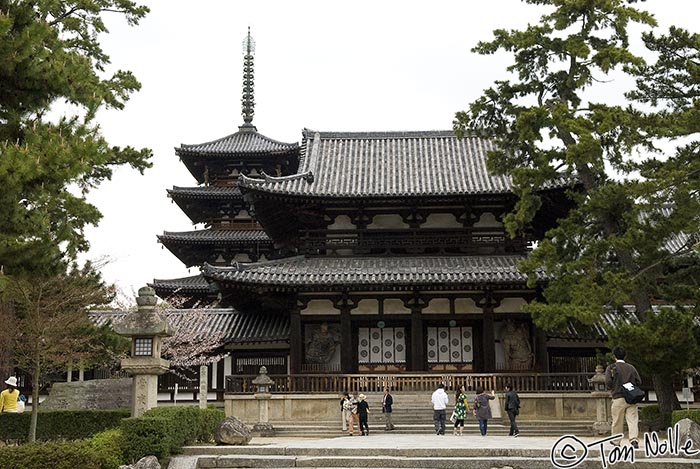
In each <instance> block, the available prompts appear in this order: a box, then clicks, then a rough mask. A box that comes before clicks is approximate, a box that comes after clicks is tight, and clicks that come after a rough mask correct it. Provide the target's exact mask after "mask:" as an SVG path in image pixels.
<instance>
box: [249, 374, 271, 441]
mask: <svg viewBox="0 0 700 469" xmlns="http://www.w3.org/2000/svg"><path fill="white" fill-rule="evenodd" d="M258 373H259V374H258V376H257V377H256V378H255V379H254V380H253V384H254V385H255V388H256V391H255V394H253V397H254V398H255V400H257V401H258V423H256V424H255V425H253V431H254V432H257V433H259V434H260V436H274V434H275V429H274V428H273V426H272V424H271V423H270V398H272V394H270V390H271V388H272V385H273V384H274V383H275V382H274V381H273V380H272V379H271V378H270V377H269V376H267V367H264V366H261V367H260V371H259V372H258Z"/></svg>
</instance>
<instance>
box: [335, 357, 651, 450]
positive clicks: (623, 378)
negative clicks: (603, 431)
mask: <svg viewBox="0 0 700 469" xmlns="http://www.w3.org/2000/svg"><path fill="white" fill-rule="evenodd" d="M613 355H614V357H615V360H616V361H615V363H614V364H612V365H610V366H608V368H607V369H606V371H605V378H606V380H605V381H606V384H607V387H608V389H610V390H611V391H612V398H613V399H612V408H611V413H612V434H613V435H618V434H622V431H623V422H624V421H625V420H626V421H627V426H628V428H629V441H630V445H631V446H632V447H634V448H638V447H639V443H638V437H639V428H638V413H637V404H636V403H630V402H629V401H628V399H627V398H626V396H625V388H628V389H629V388H630V387H639V386H640V385H641V378H640V377H639V373H638V372H637V370H636V369H635V367H634V366H632V365H630V364H628V363H626V362H625V360H624V359H625V356H626V353H625V350H624V349H623V348H622V347H615V348H614V349H613ZM495 397H496V393H495V392H494V391H491V392H490V393H487V392H485V391H484V389H483V388H477V389H476V396H475V397H474V400H473V403H472V407H470V406H469V399H468V397H467V391H466V388H465V386H464V385H462V386H460V387H459V389H458V390H457V391H456V392H455V404H454V410H453V412H452V415H451V417H450V421H451V422H453V424H454V426H453V429H452V433H453V435H462V434H463V430H464V421H465V419H466V417H467V415H469V413H470V411H471V413H472V415H473V416H474V417H475V418H476V419H477V420H478V421H479V431H480V432H481V435H483V436H486V433H487V430H488V421H489V419H491V418H492V412H491V405H490V401H491V400H493V399H495ZM449 401H450V399H449V397H448V395H447V393H446V392H445V386H444V384H442V383H440V384H439V385H438V388H437V389H436V390H435V392H433V395H432V405H433V422H434V424H435V434H437V435H444V434H445V421H446V410H447V407H448V406H449V404H450V402H449ZM393 404H394V399H393V397H392V395H391V393H390V392H389V388H384V395H383V396H382V413H383V414H384V425H385V426H384V430H385V431H391V430H393V429H394V428H395V427H394V424H393V422H392V418H391V417H392V411H393V409H392V406H393ZM504 407H505V411H506V413H507V414H508V420H509V421H510V431H509V433H508V435H509V436H512V437H518V435H519V434H520V430H519V429H518V425H517V423H516V418H517V416H518V414H519V413H520V397H519V396H518V393H516V392H515V390H514V389H513V386H512V385H511V384H506V386H505V404H504ZM340 409H341V414H342V421H343V430H344V431H347V432H348V435H354V434H355V427H358V429H359V430H358V431H359V434H360V435H363V436H366V435H369V425H368V421H367V418H368V414H369V404H368V403H367V397H366V396H365V395H364V394H358V393H357V391H355V392H353V393H352V396H350V395H349V394H347V393H346V394H345V395H344V397H343V398H342V399H341V401H340ZM611 444H613V445H615V446H619V445H620V440H619V439H616V440H612V441H611Z"/></svg>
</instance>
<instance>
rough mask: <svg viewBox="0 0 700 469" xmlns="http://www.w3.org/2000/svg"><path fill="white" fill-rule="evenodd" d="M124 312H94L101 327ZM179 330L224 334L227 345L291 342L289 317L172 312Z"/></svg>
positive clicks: (169, 314)
mask: <svg viewBox="0 0 700 469" xmlns="http://www.w3.org/2000/svg"><path fill="white" fill-rule="evenodd" d="M126 314H127V313H126V312H124V311H91V312H90V318H91V319H92V321H93V322H94V323H95V324H96V325H98V326H102V325H105V324H110V323H111V324H114V323H115V322H116V321H119V320H121V319H122V318H123V317H124V316H125V315H126ZM165 317H166V318H167V319H168V322H169V323H170V325H171V326H173V327H174V328H175V329H176V330H179V329H183V328H184V329H186V330H187V331H191V332H192V333H194V335H195V336H210V335H211V334H212V333H222V335H223V337H222V340H223V342H224V343H226V344H256V343H269V342H286V341H288V340H289V315H271V314H247V313H242V312H239V311H237V310H235V309H233V308H200V309H171V310H167V311H166V312H165Z"/></svg>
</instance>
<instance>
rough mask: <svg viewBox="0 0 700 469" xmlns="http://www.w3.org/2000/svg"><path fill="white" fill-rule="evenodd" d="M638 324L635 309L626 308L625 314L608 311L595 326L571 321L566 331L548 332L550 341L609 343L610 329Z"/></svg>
mask: <svg viewBox="0 0 700 469" xmlns="http://www.w3.org/2000/svg"><path fill="white" fill-rule="evenodd" d="M638 322H639V317H638V316H637V314H636V313H635V312H634V310H633V308H625V310H624V311H623V312H620V311H607V312H605V313H603V314H601V316H600V320H599V321H598V322H596V323H595V324H583V323H581V322H579V321H576V320H572V319H570V320H569V321H568V322H567V325H566V330H563V331H560V332H547V337H548V338H550V339H565V340H594V341H607V340H608V332H607V331H608V329H610V328H612V327H614V326H615V325H618V324H634V323H638Z"/></svg>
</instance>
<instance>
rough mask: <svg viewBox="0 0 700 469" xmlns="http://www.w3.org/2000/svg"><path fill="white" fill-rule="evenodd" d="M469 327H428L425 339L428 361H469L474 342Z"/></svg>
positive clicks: (472, 352) (472, 357)
mask: <svg viewBox="0 0 700 469" xmlns="http://www.w3.org/2000/svg"><path fill="white" fill-rule="evenodd" d="M473 340H474V337H473V333H472V328H471V327H429V328H428V336H427V339H426V348H425V349H426V352H427V354H428V363H471V362H473V361H474V344H473Z"/></svg>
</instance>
